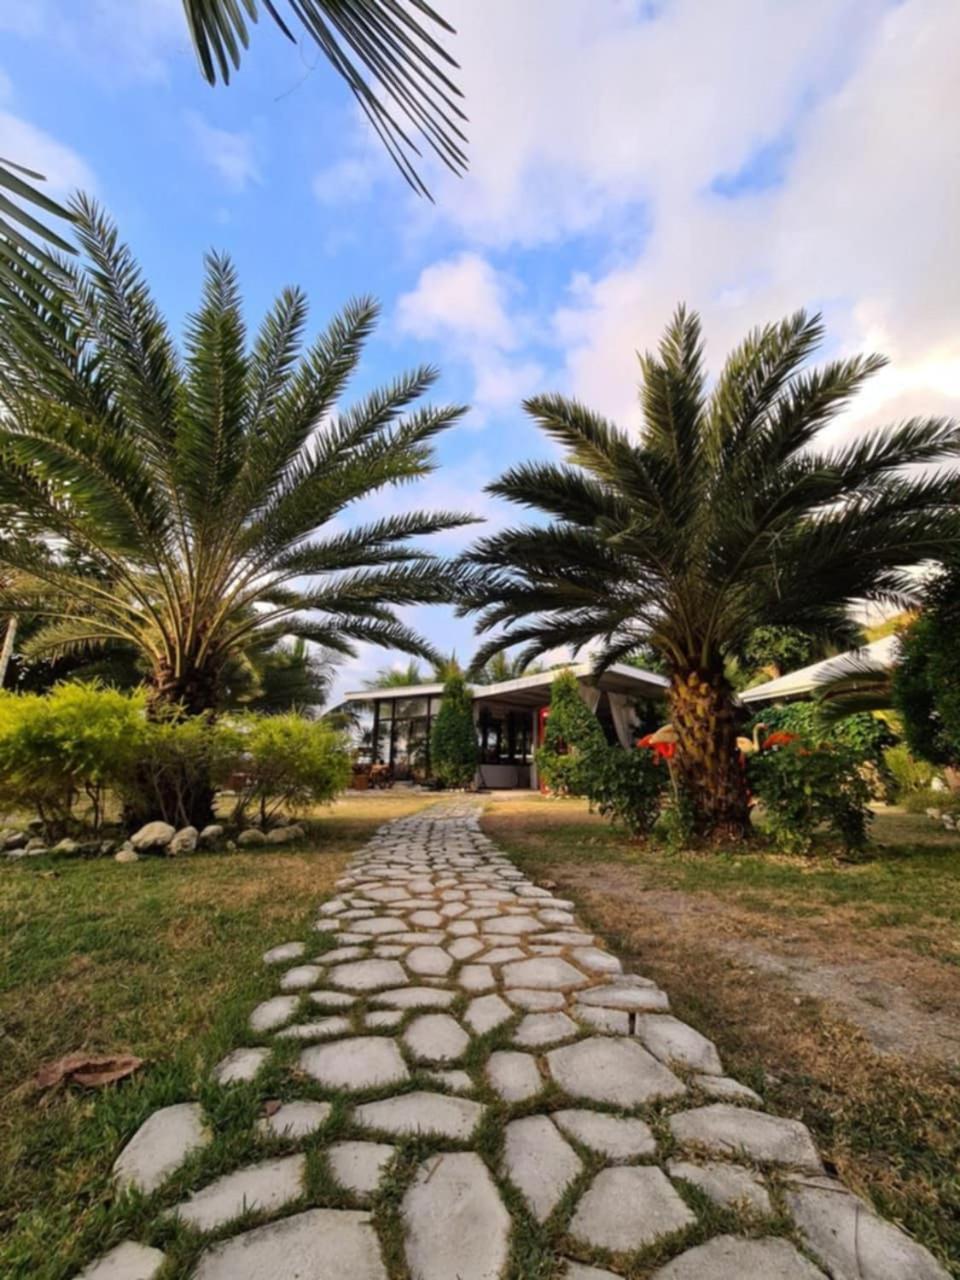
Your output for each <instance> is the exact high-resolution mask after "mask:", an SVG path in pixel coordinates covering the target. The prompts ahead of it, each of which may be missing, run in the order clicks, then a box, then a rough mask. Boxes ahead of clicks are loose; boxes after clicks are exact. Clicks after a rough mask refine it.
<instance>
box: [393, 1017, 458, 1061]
mask: <svg viewBox="0 0 960 1280" xmlns="http://www.w3.org/2000/svg"><path fill="white" fill-rule="evenodd" d="M403 1043H404V1044H405V1045H406V1047H407V1049H408V1051H409V1052H410V1053H411V1054H412V1056H413V1057H414V1058H415V1059H416V1060H417V1061H418V1062H427V1063H435V1064H436V1063H441V1064H442V1063H445V1062H455V1061H456V1060H457V1058H461V1057H462V1056H463V1055H464V1054H465V1053H466V1051H467V1049H468V1048H469V1047H470V1037H469V1036H468V1035H467V1033H466V1032H465V1031H464V1029H463V1028H462V1027H461V1026H460V1024H459V1023H458V1022H457V1021H456V1020H455V1019H453V1018H451V1017H450V1015H449V1013H423V1014H420V1015H419V1017H416V1018H414V1020H413V1021H412V1022H411V1023H410V1025H409V1027H407V1029H406V1031H405V1032H404V1033H403Z"/></svg>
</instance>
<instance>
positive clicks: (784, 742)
mask: <svg viewBox="0 0 960 1280" xmlns="http://www.w3.org/2000/svg"><path fill="white" fill-rule="evenodd" d="M796 740H797V735H796V734H795V733H787V732H785V731H784V730H783V729H778V730H777V732H776V733H771V734H770V736H769V738H767V739H766V740H765V742H764V744H763V748H762V750H764V751H770V750H772V749H773V748H774V747H789V745H790V743H791V742H796Z"/></svg>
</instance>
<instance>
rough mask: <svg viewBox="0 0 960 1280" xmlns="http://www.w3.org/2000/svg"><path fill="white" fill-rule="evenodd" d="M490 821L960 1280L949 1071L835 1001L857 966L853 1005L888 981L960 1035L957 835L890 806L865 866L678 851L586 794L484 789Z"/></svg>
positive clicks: (959, 1189)
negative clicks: (645, 839) (605, 818)
mask: <svg viewBox="0 0 960 1280" xmlns="http://www.w3.org/2000/svg"><path fill="white" fill-rule="evenodd" d="M483 826H484V829H485V830H486V831H487V833H488V834H489V835H491V836H492V837H493V838H495V839H496V840H497V841H498V842H499V843H500V844H501V845H502V846H503V847H504V848H505V849H507V850H508V851H509V852H511V853H512V854H513V855H514V856H515V857H516V859H517V861H518V862H519V863H520V865H522V866H523V867H524V869H525V870H526V871H528V872H529V873H530V874H532V875H535V876H537V877H538V878H539V879H541V880H542V881H544V882H548V883H555V884H556V885H558V886H559V888H560V890H561V891H563V892H564V893H566V894H567V895H568V896H570V897H572V898H574V899H575V900H576V901H577V905H578V909H579V910H580V911H581V912H582V914H583V915H584V917H585V918H586V919H587V920H589V921H590V922H591V923H592V925H593V927H594V928H595V929H596V930H597V931H598V932H599V933H602V934H603V935H604V936H605V937H606V938H607V940H608V941H609V943H610V944H611V946H613V947H614V949H616V950H618V951H619V952H620V954H621V955H623V956H624V958H625V959H626V960H627V962H628V964H629V965H630V966H631V967H635V968H636V969H637V970H638V971H639V972H642V973H646V974H648V975H649V976H651V977H653V978H654V979H656V980H657V981H658V982H660V983H661V984H662V985H663V986H664V987H665V989H666V990H667V991H668V992H669V994H670V997H671V1003H672V1006H673V1009H674V1011H675V1012H676V1013H677V1015H678V1016H679V1017H682V1018H687V1019H689V1021H691V1022H692V1023H693V1024H694V1025H695V1026H697V1027H698V1028H699V1029H700V1030H701V1031H703V1032H704V1033H705V1034H707V1035H709V1036H711V1037H712V1038H713V1039H714V1040H715V1041H716V1043H717V1045H718V1047H719V1049H720V1051H721V1054H722V1055H723V1057H724V1060H725V1062H726V1064H727V1067H728V1069H729V1070H730V1071H731V1072H732V1073H733V1074H735V1075H737V1076H738V1077H739V1078H741V1079H743V1080H744V1081H745V1082H746V1083H748V1084H750V1085H752V1086H753V1087H754V1088H756V1089H757V1090H758V1092H760V1093H761V1095H762V1096H763V1097H764V1098H765V1100H766V1102H767V1103H768V1105H769V1106H770V1107H771V1108H772V1109H773V1110H775V1111H777V1112H779V1113H780V1114H783V1115H794V1116H797V1117H800V1118H802V1119H803V1120H804V1121H805V1122H806V1123H807V1124H808V1125H810V1127H811V1128H812V1129H813V1131H814V1133H815V1135H816V1138H817V1141H818V1143H819V1145H820V1147H821V1150H822V1151H823V1152H824V1154H825V1157H826V1159H827V1160H828V1163H829V1165H830V1166H831V1167H832V1168H834V1169H836V1170H837V1171H838V1172H839V1174H840V1176H842V1177H843V1178H844V1180H845V1181H846V1182H847V1183H848V1184H849V1185H850V1186H852V1187H853V1188H854V1189H855V1190H856V1191H858V1192H859V1193H860V1194H862V1195H864V1196H865V1197H867V1198H868V1199H872V1201H873V1202H874V1204H875V1205H876V1206H877V1208H878V1209H879V1210H880V1211H881V1212H882V1213H884V1214H885V1215H886V1216H887V1217H890V1218H892V1219H895V1220H897V1221H899V1222H901V1223H902V1224H903V1225H904V1226H905V1227H906V1228H907V1229H908V1230H909V1231H911V1232H912V1233H913V1234H914V1235H915V1236H916V1237H917V1238H918V1239H920V1240H922V1241H923V1243H924V1244H926V1245H927V1246H928V1247H929V1248H931V1249H932V1250H934V1252H936V1253H937V1255H938V1256H939V1257H940V1258H941V1259H943V1260H944V1262H946V1263H947V1264H948V1265H949V1266H951V1267H952V1268H954V1270H955V1273H956V1274H957V1275H960V1172H958V1170H960V1069H958V1067H957V1065H956V1063H955V1062H954V1063H949V1062H944V1061H940V1060H937V1059H935V1058H932V1057H930V1056H928V1055H926V1054H925V1053H924V1052H923V1051H921V1050H920V1049H918V1048H916V1047H915V1046H913V1045H910V1044H908V1045H907V1047H906V1048H905V1051H904V1052H903V1053H890V1052H885V1053H881V1052H879V1051H878V1049H877V1048H876V1047H875V1046H874V1044H873V1043H872V1042H871V1040H870V1039H869V1038H868V1036H867V1035H866V1034H865V1032H864V1030H863V1029H862V1027H861V1026H860V1025H859V1024H856V1023H854V1021H852V1019H851V1016H849V1011H848V1010H846V1009H845V1008H844V1007H843V1006H842V1004H841V1003H840V1002H839V1001H838V1000H835V999H832V998H830V995H829V992H830V991H831V990H832V991H833V992H834V993H837V994H843V993H842V991H841V992H838V987H837V984H838V983H839V984H841V986H842V984H843V982H844V980H845V979H844V975H845V974H847V973H850V974H852V975H855V977H856V980H857V982H858V983H862V984H864V986H863V990H864V991H865V992H866V997H865V999H864V1002H863V1006H862V1007H864V1008H867V1009H868V1008H869V1005H868V1001H869V1000H870V999H876V1000H877V1001H878V1002H879V1003H881V1004H882V1003H883V1002H884V1001H885V1000H886V999H887V996H888V993H890V992H897V993H899V994H900V995H901V996H903V997H906V998H908V1000H909V1002H910V1006H911V1007H912V1008H915V1010H916V1017H917V1020H918V1023H919V1022H921V1021H922V1020H923V1019H924V1018H926V1017H927V1016H929V1017H930V1018H931V1019H939V1022H935V1023H934V1024H933V1025H934V1027H936V1026H940V1027H947V1028H950V1029H951V1030H952V1031H953V1034H954V1038H956V1031H957V1028H958V1027H960V927H958V926H960V840H958V839H957V837H955V836H953V835H950V834H947V833H944V832H942V831H940V830H939V829H938V828H936V827H935V826H934V825H933V824H932V823H931V822H930V821H929V820H928V819H926V818H923V817H919V818H918V817H915V816H910V815H907V814H904V813H902V812H899V811H896V810H887V811H884V812H882V813H880V814H879V815H878V817H877V819H876V821H875V823H874V826H873V835H874V839H875V843H874V845H873V846H872V847H871V850H870V852H869V855H868V857H867V859H866V860H865V861H860V862H854V863H848V862H842V861H839V860H834V859H831V858H829V857H823V858H815V859H803V858H786V857H780V856H776V855H771V854H768V853H764V852H762V851H760V850H756V849H751V850H739V851H736V852H733V853H725V854H722V855H718V854H704V853H687V854H677V855H671V854H669V853H666V852H664V851H657V850H655V849H650V848H647V847H644V846H642V845H640V844H637V843H635V842H631V841H629V840H626V839H624V838H623V837H622V835H619V834H618V833H617V832H615V831H613V830H611V828H610V827H609V826H607V824H605V823H604V822H602V821H601V820H599V819H598V818H596V817H595V816H594V815H591V814H589V813H588V812H587V810H586V806H585V804H584V803H583V802H581V801H577V800H553V799H544V798H543V797H540V796H529V795H528V796H519V795H518V796H513V797H505V796H504V797H493V798H491V801H490V802H489V803H488V806H487V809H486V812H485V815H484V819H483ZM758 952H759V953H762V954H763V956H776V957H785V958H786V960H787V961H788V962H789V963H791V964H792V963H799V964H802V965H803V967H804V973H805V975H807V976H809V977H810V978H811V979H814V980H819V978H820V977H821V976H822V977H823V980H824V983H825V984H826V987H827V992H828V993H827V994H825V995H822V996H821V995H811V994H809V992H807V991H802V990H799V991H798V987H797V986H796V985H795V981H794V980H793V979H792V978H791V977H790V976H789V975H785V974H784V973H781V972H777V971H772V970H770V969H767V968H766V967H764V964H763V963H762V960H758ZM831 984H832V985H831ZM914 1030H916V1031H917V1033H918V1034H919V1026H918V1027H917V1028H912V1027H911V1026H910V1025H909V1020H908V1025H906V1026H905V1028H904V1032H905V1034H906V1035H910V1034H912V1033H913V1031H914ZM931 1041H932V1042H933V1044H934V1045H936V1043H937V1040H936V1034H935V1033H934V1034H933V1035H932V1036H928V1037H927V1043H928V1044H929V1043H930V1042H931Z"/></svg>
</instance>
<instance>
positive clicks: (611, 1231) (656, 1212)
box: [570, 1165, 713, 1280]
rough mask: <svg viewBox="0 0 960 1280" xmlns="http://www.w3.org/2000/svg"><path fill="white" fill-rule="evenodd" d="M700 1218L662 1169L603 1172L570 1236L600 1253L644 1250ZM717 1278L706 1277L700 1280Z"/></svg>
mask: <svg viewBox="0 0 960 1280" xmlns="http://www.w3.org/2000/svg"><path fill="white" fill-rule="evenodd" d="M694 1222H696V1218H695V1217H694V1215H693V1213H692V1212H691V1211H690V1209H688V1208H687V1206H686V1204H685V1203H684V1202H683V1200H681V1198H680V1197H679V1196H678V1195H677V1193H676V1191H674V1189H673V1187H672V1186H671V1185H670V1182H669V1180H668V1178H667V1176H666V1174H664V1173H663V1171H662V1170H661V1169H656V1168H653V1167H652V1166H649V1165H648V1166H642V1167H623V1168H618V1169H603V1170H602V1171H601V1172H600V1173H598V1174H597V1176H596V1177H595V1178H594V1180H593V1182H592V1183H591V1185H590V1189H589V1190H588V1191H587V1193H586V1195H585V1196H584V1197H583V1199H582V1200H581V1201H580V1203H579V1204H578V1205H577V1211H576V1213H575V1214H574V1215H573V1221H572V1222H571V1223H570V1234H571V1235H573V1236H574V1237H575V1238H576V1239H577V1240H580V1241H582V1242H583V1243H584V1244H588V1245H592V1246H593V1248H595V1249H616V1250H626V1249H639V1248H641V1247H642V1246H643V1245H647V1244H653V1242H654V1241H655V1240H659V1239H660V1237H661V1236H666V1235H670V1234H671V1233H672V1232H674V1231H680V1230H681V1229H682V1228H683V1227H689V1226H692V1225H693V1223H694ZM707 1276H710V1280H713V1276H712V1273H711V1272H709V1271H705V1272H703V1273H702V1275H701V1277H699V1280H706V1277H707Z"/></svg>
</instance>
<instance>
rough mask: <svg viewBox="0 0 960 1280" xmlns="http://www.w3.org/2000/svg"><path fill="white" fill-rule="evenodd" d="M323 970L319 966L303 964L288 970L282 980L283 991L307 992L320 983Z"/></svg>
mask: <svg viewBox="0 0 960 1280" xmlns="http://www.w3.org/2000/svg"><path fill="white" fill-rule="evenodd" d="M322 975H323V970H322V969H321V968H320V966H319V965H317V964H301V965H297V966H296V967H295V968H293V969H288V970H287V971H286V973H285V974H284V975H283V977H282V978H281V979H280V990H281V991H306V990H307V989H308V988H310V987H312V986H315V985H316V983H318V982H319V981H320V978H321V976H322Z"/></svg>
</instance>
